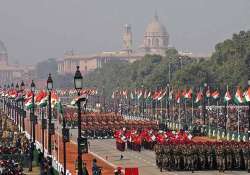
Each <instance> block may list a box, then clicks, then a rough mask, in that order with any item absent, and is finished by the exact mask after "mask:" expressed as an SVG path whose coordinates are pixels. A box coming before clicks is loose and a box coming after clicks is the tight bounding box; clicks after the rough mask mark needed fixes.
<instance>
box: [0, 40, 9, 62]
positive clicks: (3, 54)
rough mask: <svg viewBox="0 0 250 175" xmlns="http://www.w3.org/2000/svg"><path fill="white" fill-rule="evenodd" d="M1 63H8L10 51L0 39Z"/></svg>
mask: <svg viewBox="0 0 250 175" xmlns="http://www.w3.org/2000/svg"><path fill="white" fill-rule="evenodd" d="M0 65H8V52H7V49H6V47H5V45H4V43H3V42H2V41H1V40H0Z"/></svg>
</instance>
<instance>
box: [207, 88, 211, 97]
mask: <svg viewBox="0 0 250 175" xmlns="http://www.w3.org/2000/svg"><path fill="white" fill-rule="evenodd" d="M206 97H207V98H210V97H211V92H210V88H209V87H208V88H207V91H206Z"/></svg>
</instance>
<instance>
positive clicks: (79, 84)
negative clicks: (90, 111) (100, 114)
mask: <svg viewBox="0 0 250 175" xmlns="http://www.w3.org/2000/svg"><path fill="white" fill-rule="evenodd" d="M76 68H77V70H76V73H75V76H74V85H75V89H76V91H77V93H78V96H80V91H81V89H82V74H81V72H80V70H79V66H77V67H76ZM77 107H78V138H77V142H78V175H82V153H81V148H80V144H81V143H80V142H81V129H82V128H81V124H82V119H81V101H80V100H78V101H77Z"/></svg>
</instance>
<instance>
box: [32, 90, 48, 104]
mask: <svg viewBox="0 0 250 175" xmlns="http://www.w3.org/2000/svg"><path fill="white" fill-rule="evenodd" d="M35 103H36V105H37V106H39V107H45V106H46V105H47V93H46V91H45V90H40V91H39V92H38V94H37V95H36V96H35Z"/></svg>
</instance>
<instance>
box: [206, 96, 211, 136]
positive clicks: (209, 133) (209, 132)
mask: <svg viewBox="0 0 250 175" xmlns="http://www.w3.org/2000/svg"><path fill="white" fill-rule="evenodd" d="M209 105H210V104H209V97H207V106H208V107H209ZM207 118H208V137H210V135H211V131H210V127H211V126H210V125H211V124H210V117H209V115H208V113H207Z"/></svg>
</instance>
